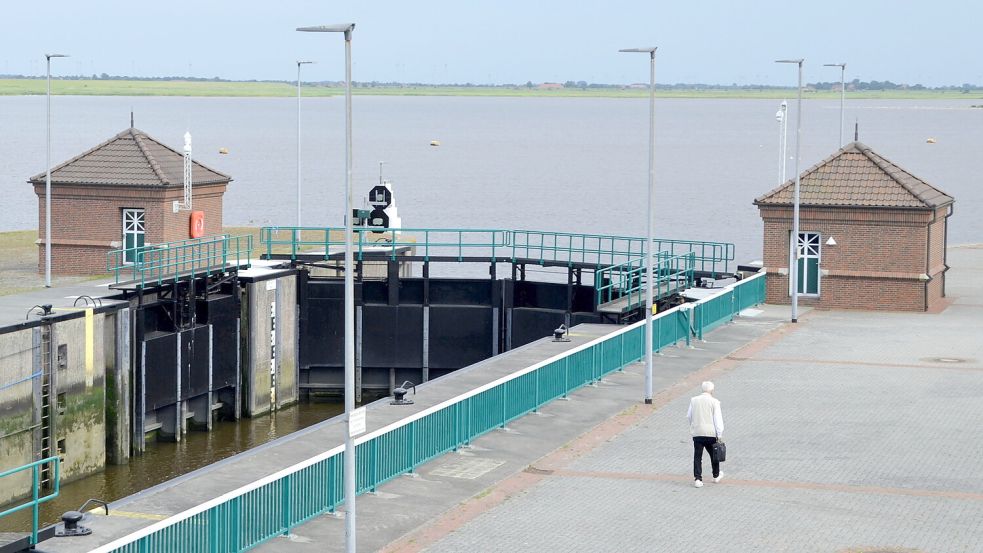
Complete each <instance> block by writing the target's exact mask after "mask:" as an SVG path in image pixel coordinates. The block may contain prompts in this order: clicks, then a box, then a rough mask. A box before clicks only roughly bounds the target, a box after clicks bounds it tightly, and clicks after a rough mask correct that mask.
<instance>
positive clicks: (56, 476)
mask: <svg viewBox="0 0 983 553" xmlns="http://www.w3.org/2000/svg"><path fill="white" fill-rule="evenodd" d="M49 463H51V464H53V465H54V470H53V471H51V476H52V482H54V488H53V489H52V490H51V493H49V494H48V495H45V496H41V467H42V466H43V465H47V464H49ZM27 470H29V471H31V496H30V500H28V501H27V502H25V503H22V504H20V505H17V506H14V507H11V508H9V509H7V510H5V511H0V518H3V517H5V516H7V515H10V514H13V513H16V512H18V511H23V510H25V509H30V510H31V545H32V546H33V545H35V544H37V543H38V524H39V516H38V510H39V509H40V506H41V504H42V503H45V502H47V501H51V500H52V499H54V498H56V497H58V492H59V490H60V489H61V478H60V473H61V459H59V458H58V457H48V458H47V459H41V460H40V461H34V462H33V463H29V464H27V465H24V466H22V467H17V468H15V469H10V470H6V471H3V472H0V479H3V478H4V477H6V476H10V475H12V474H17V473H20V472H24V471H27Z"/></svg>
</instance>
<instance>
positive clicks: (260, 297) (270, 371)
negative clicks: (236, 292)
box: [242, 274, 298, 416]
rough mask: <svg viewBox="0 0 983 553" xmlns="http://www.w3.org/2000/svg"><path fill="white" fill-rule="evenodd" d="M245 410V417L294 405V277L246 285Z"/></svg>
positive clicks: (295, 296)
mask: <svg viewBox="0 0 983 553" xmlns="http://www.w3.org/2000/svg"><path fill="white" fill-rule="evenodd" d="M245 290H246V298H245V299H244V301H243V305H244V307H245V311H246V317H244V319H243V321H244V327H245V328H244V332H243V333H242V337H243V340H242V341H243V344H242V346H243V348H244V349H245V355H243V359H244V360H245V363H244V369H245V370H244V375H243V380H244V384H245V386H244V388H245V392H244V393H245V398H244V404H243V405H244V410H245V414H246V415H248V416H256V415H261V414H264V413H268V412H269V411H270V410H271V409H274V408H280V407H284V406H286V405H290V404H292V403H296V402H297V399H298V393H297V280H296V277H295V276H294V275H293V274H290V275H287V276H283V277H279V278H271V279H268V280H262V281H259V282H252V283H249V284H247V285H246V287H245Z"/></svg>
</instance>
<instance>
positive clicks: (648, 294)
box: [618, 46, 657, 404]
mask: <svg viewBox="0 0 983 553" xmlns="http://www.w3.org/2000/svg"><path fill="white" fill-rule="evenodd" d="M656 49H657V47H656V46H652V47H650V48H625V49H624V50H618V51H619V52H643V53H646V54H648V55H649V186H648V202H647V204H648V208H647V211H646V213H645V248H644V251H643V254H644V256H645V403H648V404H651V403H652V280H653V273H652V257H653V256H652V253H653V252H652V242H653V240H652V238H653V237H652V229H653V227H654V226H655V221H654V219H655V214H654V213H653V209H652V202H653V200H654V199H655V51H656Z"/></svg>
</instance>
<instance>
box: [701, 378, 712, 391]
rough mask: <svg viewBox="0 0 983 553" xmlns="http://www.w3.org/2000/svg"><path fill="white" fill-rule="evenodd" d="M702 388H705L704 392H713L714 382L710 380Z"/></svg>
mask: <svg viewBox="0 0 983 553" xmlns="http://www.w3.org/2000/svg"><path fill="white" fill-rule="evenodd" d="M700 387H701V388H703V391H704V392H707V393H710V392H713V382H710V381H709V380H706V381H704V382H703V384H702V385H701V386H700Z"/></svg>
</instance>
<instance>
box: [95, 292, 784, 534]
mask: <svg viewBox="0 0 983 553" xmlns="http://www.w3.org/2000/svg"><path fill="white" fill-rule="evenodd" d="M764 276H765V275H764V273H760V274H757V275H755V276H753V277H750V278H748V279H745V280H742V281H740V282H738V283H736V284H731V285H729V286H727V287H725V288H721V289H720V291H719V292H718V293H717V294H715V295H713V296H711V297H708V298H706V299H703V300H700V301H699V302H695V303H692V304H686V306H687V309H681V307H674V308H672V309H670V310H668V311H664V312H662V313H660V314H659V315H657V316H656V317H655V319H654V324H653V325H652V336H653V340H652V342H653V349H654V350H655V351H658V350H660V349H662V348H664V347H666V346H669V345H672V344H675V343H677V342H679V341H680V340H686V341H687V342H688V341H689V340H690V338H691V336H692V332H693V331H695V332H696V335H697V336H702V333H703V332H704V331H705V330H706V329H709V328H712V327H714V326H717V325H720V324H723V323H725V322H727V321H729V320H731V319H733V317H734V316H735V315H736V314H737V313H738V312H740V311H741V310H742V309H745V308H747V307H749V306H751V305H754V304H757V303H761V302H763V301H764V298H765V288H764V284H765V280H764ZM644 330H645V323H644V322H639V323H636V324H633V325H630V326H625V327H622V328H621V329H619V330H617V331H615V332H613V333H611V334H608V335H606V336H603V337H601V338H598V339H596V340H592V341H591V342H588V343H586V344H583V345H581V346H578V347H576V348H573V349H571V350H569V351H567V352H565V353H562V354H559V355H556V356H554V357H551V358H549V359H546V360H544V361H541V362H539V363H536V364H535V365H532V366H530V367H527V368H525V369H522V370H520V371H518V372H516V373H513V374H511V375H509V376H506V377H503V378H501V379H499V380H496V381H494V382H490V383H488V384H485V385H484V386H481V387H479V388H476V389H474V390H471V391H469V392H466V393H464V394H461V395H459V396H457V397H454V398H451V399H449V400H447V401H444V402H443V403H440V404H438V405H435V406H433V407H430V408H428V409H426V410H424V411H421V412H419V413H415V414H413V415H411V416H409V417H407V418H404V419H401V420H399V421H397V422H395V423H393V424H390V425H388V426H386V427H383V428H380V429H378V430H375V431H373V432H370V433H368V434H365V435H363V436H360V437H358V438H356V439H355V447H356V459H357V463H358V466H357V468H356V479H357V484H356V485H357V488H358V492H359V493H364V492H366V491H371V490H375V489H376V488H377V487H378V486H379V485H381V484H382V483H384V482H387V481H389V480H391V479H393V478H395V477H396V476H398V475H400V474H405V473H408V472H412V471H413V470H415V469H416V467H418V466H420V465H421V464H423V463H426V462H427V461H429V460H431V459H433V458H435V457H437V456H439V455H441V454H443V453H446V452H448V451H451V450H454V449H457V448H458V447H461V446H463V445H466V444H468V443H470V442H471V441H472V440H474V439H475V438H477V437H478V436H481V435H482V434H484V433H486V432H489V431H491V430H494V429H496V428H501V427H503V426H505V425H506V424H507V423H508V422H509V421H512V420H514V419H516V418H518V417H521V416H523V415H524V414H526V413H529V412H531V411H535V410H537V409H538V408H539V407H541V406H543V405H545V404H547V403H549V402H550V401H552V400H554V399H556V398H559V397H564V396H566V395H567V394H568V393H570V392H571V391H573V390H576V389H578V388H580V387H582V386H584V385H587V384H590V383H593V382H596V381H598V380H600V379H601V378H602V377H603V376H604V375H606V374H608V373H610V372H613V371H617V370H620V369H622V368H623V367H625V366H626V365H628V364H630V363H634V362H636V361H638V360H639V359H641V358H642V357H643V353H644V347H645V340H644ZM343 450H344V446H338V447H334V448H332V449H330V450H328V451H325V452H324V453H321V454H320V455H317V456H315V457H313V458H311V459H308V460H306V461H303V462H301V463H298V464H296V465H293V466H291V467H288V468H285V469H283V470H281V471H279V472H276V473H274V474H271V475H270V476H267V477H265V478H262V479H260V480H258V481H256V482H253V483H250V484H248V485H246V486H243V487H241V488H239V489H237V490H233V491H231V492H229V493H226V494H224V495H221V496H219V497H216V498H215V499H212V500H210V501H207V502H205V503H202V504H201V505H198V506H196V507H193V508H191V509H188V510H187V511H184V512H182V513H179V514H176V515H174V516H171V517H169V518H167V519H165V520H162V521H160V522H156V523H154V524H151V525H150V526H147V527H146V528H143V529H141V530H138V531H137V532H135V533H133V534H131V535H129V536H124V537H122V538H119V539H117V540H115V541H113V542H111V543H109V544H106V545H104V546H102V547H99V548H96V549H94V550H93V552H94V553H137V552H139V553H155V552H167V551H207V552H211V553H225V552H238V551H244V550H246V549H249V548H251V547H255V546H256V545H258V544H260V543H263V542H265V541H267V540H269V539H271V538H273V537H275V536H277V535H281V534H287V533H289V532H290V530H291V529H292V528H294V527H296V526H298V525H300V524H302V523H304V522H305V521H307V520H310V519H312V518H314V517H316V516H318V515H320V514H322V513H324V512H327V511H333V510H334V509H335V508H336V507H338V506H339V505H340V504H341V503H342V500H343V497H342V495H343V485H342V459H343V454H344V451H343Z"/></svg>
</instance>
